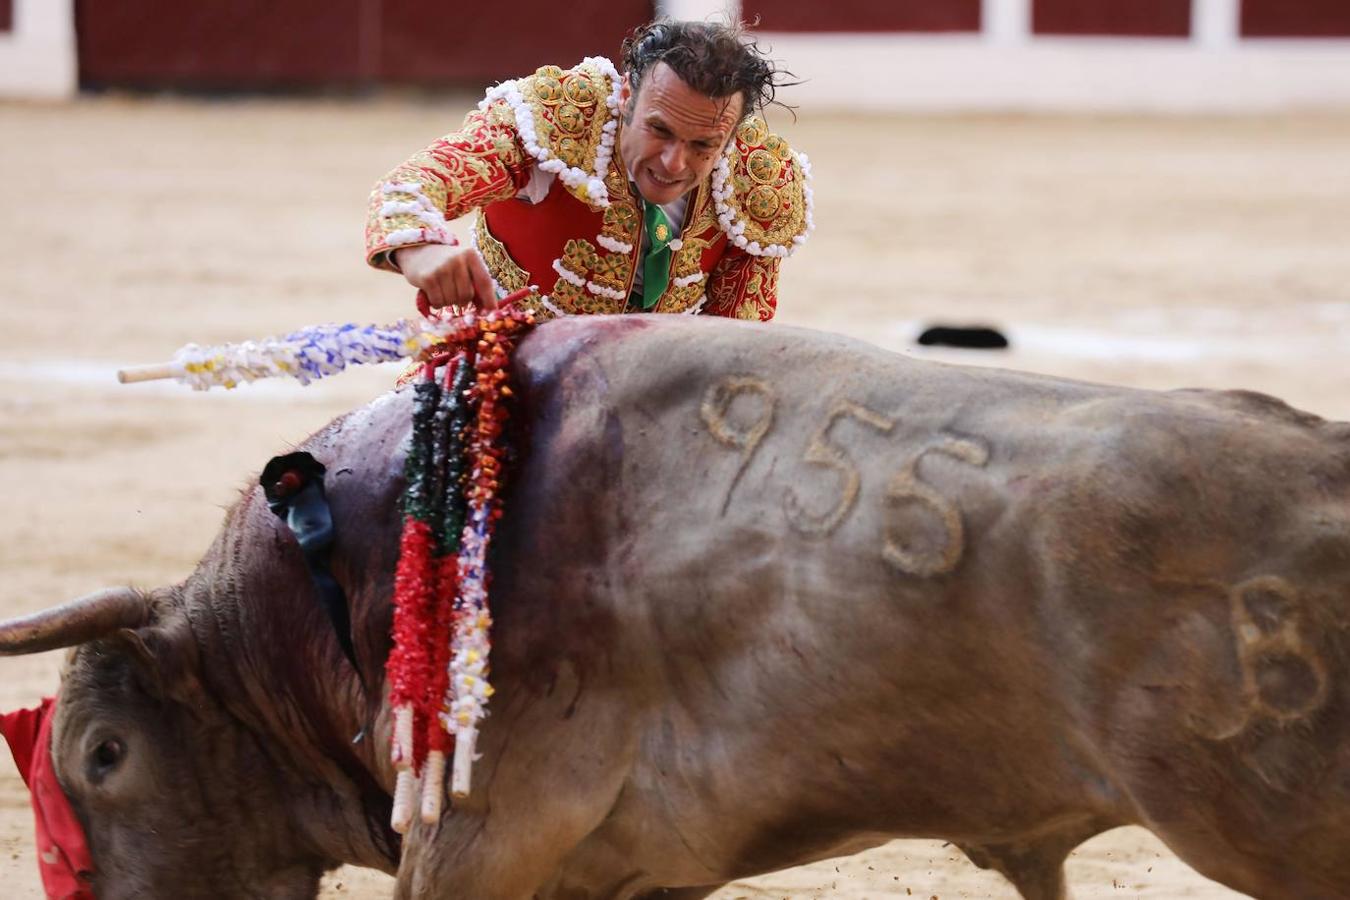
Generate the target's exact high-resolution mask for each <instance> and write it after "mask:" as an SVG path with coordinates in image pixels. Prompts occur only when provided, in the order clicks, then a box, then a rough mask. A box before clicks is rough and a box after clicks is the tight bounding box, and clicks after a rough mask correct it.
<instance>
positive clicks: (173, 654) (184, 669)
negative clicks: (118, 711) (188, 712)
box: [107, 614, 201, 705]
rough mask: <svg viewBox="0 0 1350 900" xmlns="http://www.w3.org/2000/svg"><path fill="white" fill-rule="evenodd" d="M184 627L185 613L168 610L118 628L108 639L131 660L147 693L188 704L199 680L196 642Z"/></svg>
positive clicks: (199, 684)
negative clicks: (145, 622)
mask: <svg viewBox="0 0 1350 900" xmlns="http://www.w3.org/2000/svg"><path fill="white" fill-rule="evenodd" d="M186 631H187V618H186V616H175V615H172V614H170V615H169V616H166V617H163V618H159V619H157V620H156V621H155V623H154V624H153V625H150V626H147V627H144V628H135V629H133V628H122V629H119V630H118V631H115V632H113V633H112V634H110V635H108V636H107V640H109V641H111V642H112V643H113V644H114V645H116V646H117V647H118V648H120V649H121V650H122V652H123V653H125V654H126V655H127V657H128V658H129V659H130V660H131V662H132V664H133V666H134V669H135V672H136V678H137V680H138V681H139V682H140V683H141V686H142V687H143V688H144V689H145V690H146V691H147V692H148V693H150V694H152V695H153V696H156V697H159V698H161V699H170V700H177V701H179V702H180V703H187V704H189V705H191V704H192V702H193V701H194V700H195V699H196V697H197V694H198V692H199V690H200V687H201V683H200V681H198V679H197V653H196V646H197V645H196V643H194V642H193V640H192V638H191V635H190V634H186Z"/></svg>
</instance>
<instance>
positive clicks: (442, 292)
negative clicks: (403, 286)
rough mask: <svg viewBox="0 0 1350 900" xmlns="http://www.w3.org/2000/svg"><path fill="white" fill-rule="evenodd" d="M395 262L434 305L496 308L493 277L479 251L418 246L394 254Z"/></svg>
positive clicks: (411, 282)
mask: <svg viewBox="0 0 1350 900" xmlns="http://www.w3.org/2000/svg"><path fill="white" fill-rule="evenodd" d="M394 263H395V264H396V265H397V266H398V268H399V271H400V272H402V273H403V277H404V278H406V279H408V283H409V284H411V285H412V286H413V287H416V288H420V289H421V290H422V291H423V292H424V293H425V294H426V295H427V300H428V301H430V303H431V306H432V307H433V308H435V307H441V306H470V305H473V306H477V307H478V308H480V309H496V308H497V294H496V292H495V291H493V289H492V276H491V275H489V274H488V270H487V265H486V264H484V262H483V257H481V256H479V255H478V251H477V250H475V249H473V248H472V247H456V246H453V245H451V244H418V245H417V246H415V247H400V248H399V249H398V250H395V251H394Z"/></svg>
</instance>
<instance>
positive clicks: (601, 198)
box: [478, 56, 622, 209]
mask: <svg viewBox="0 0 1350 900" xmlns="http://www.w3.org/2000/svg"><path fill="white" fill-rule="evenodd" d="M586 63H591V64H592V65H594V66H595V67H596V68H597V69H599V70H600V73H601V74H602V75H604V76H605V77H606V78H608V79H609V80H610V83H611V84H612V85H613V88H612V89H611V90H610V93H609V96H608V97H606V98H605V105H606V106H607V107H608V108H609V121H607V122H605V124H604V126H603V128H602V133H601V135H600V146H599V147H598V148H596V151H595V169H594V171H592V172H587V171H585V170H584V169H580V168H577V167H575V166H569V165H567V164H566V163H564V162H563V161H562V160H560V159H558V158H557V157H556V156H554V155H553V151H552V150H550V149H549V148H547V147H543V146H541V145H540V144H539V132H538V130H537V129H536V128H535V123H534V113H533V111H532V110H531V109H530V107H529V105H528V104H527V103H526V102H525V97H524V96H523V95H522V94H521V93H520V88H519V87H518V86H517V83H516V82H515V81H503V82H502V83H501V84H499V85H497V86H496V87H494V88H492V89H491V90H489V91H488V92H487V95H486V96H485V97H484V98H483V100H482V102H480V103H479V104H478V108H479V109H481V110H486V109H487V108H488V106H489V104H492V103H494V102H496V101H497V100H505V101H506V102H507V103H508V104H510V106H511V111H512V112H513V113H514V114H515V117H516V133H517V134H519V135H520V141H521V143H522V144H524V145H525V152H527V153H529V154H530V155H531V156H533V157H534V158H535V159H536V160H538V165H539V168H540V169H542V170H543V171H545V172H551V173H552V174H554V175H556V176H558V177H559V178H561V179H562V181H563V184H565V185H567V186H568V187H569V188H573V189H579V188H582V187H583V186H584V190H585V195H586V197H587V199H588V200H589V201H590V202H591V203H592V204H593V205H595V206H596V207H599V208H602V209H603V208H605V207H607V206H609V191H608V189H606V187H605V180H604V179H605V173H606V172H608V171H609V161H610V158H611V157H612V156H613V155H614V137H615V135H616V134H617V133H618V130H619V92H620V90H621V89H622V82H621V81H620V80H619V73H618V71H617V70H615V68H614V64H613V63H611V62H610V61H609V60H608V59H605V58H604V57H603V56H588V57H586V58H585V59H584V60H582V65H585V64H586Z"/></svg>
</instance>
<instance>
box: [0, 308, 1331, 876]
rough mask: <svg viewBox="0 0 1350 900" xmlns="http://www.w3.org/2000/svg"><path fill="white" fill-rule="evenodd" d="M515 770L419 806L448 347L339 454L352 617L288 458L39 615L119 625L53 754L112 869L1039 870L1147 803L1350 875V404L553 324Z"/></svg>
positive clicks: (524, 355)
mask: <svg viewBox="0 0 1350 900" xmlns="http://www.w3.org/2000/svg"><path fill="white" fill-rule="evenodd" d="M513 376H514V379H515V384H516V393H517V398H518V400H517V402H518V412H517V415H516V421H518V422H519V423H521V426H522V427H521V428H520V430H519V433H518V434H517V436H516V442H515V444H516V448H517V454H518V459H517V461H516V463H515V467H514V470H513V475H512V482H511V490H510V493H509V496H508V497H507V505H506V510H507V513H506V516H505V518H504V519H503V520H502V522H501V526H500V530H499V532H498V536H497V539H496V542H495V543H494V545H493V555H492V566H493V571H494V572H495V581H494V584H493V604H494V614H495V619H496V623H495V626H494V650H493V659H492V678H493V681H494V684H495V685H496V688H497V693H496V696H495V697H494V699H493V704H492V712H491V715H490V717H489V719H488V720H487V722H486V724H485V728H484V731H483V733H482V734H481V736H480V738H479V748H478V749H479V752H480V753H481V759H480V761H479V763H478V765H477V766H476V767H475V768H474V772H473V778H474V783H473V789H472V792H471V795H470V796H469V797H468V799H467V800H465V801H463V802H457V803H456V804H455V805H454V806H453V808H451V809H448V810H447V812H446V813H445V814H444V815H443V817H442V819H441V820H440V822H439V824H437V825H434V826H427V825H421V824H418V825H416V826H414V828H413V830H412V831H411V832H410V833H409V834H408V835H407V837H406V838H404V839H402V841H400V839H399V838H398V837H397V836H396V835H395V834H394V833H393V832H392V831H391V830H390V829H389V826H388V821H389V814H390V803H391V801H390V792H391V789H392V787H393V784H394V780H395V778H394V773H393V771H392V770H391V767H390V764H389V762H388V760H387V753H386V750H387V746H388V739H389V728H390V716H389V710H388V707H387V703H386V702H385V700H384V695H385V691H384V688H383V683H382V678H383V675H382V668H383V662H384V660H385V658H386V656H387V654H388V653H389V650H390V637H389V635H390V624H391V617H392V613H391V607H390V596H391V580H392V573H393V571H394V568H395V561H396V555H397V542H398V532H399V512H398V498H399V493H400V490H401V487H402V470H401V467H402V462H401V459H402V455H403V452H404V451H403V449H402V447H403V445H404V443H405V440H406V436H407V429H408V421H409V401H408V399H407V396H406V393H394V394H390V395H388V396H385V397H383V398H382V399H379V400H377V401H375V402H374V403H372V404H371V405H369V406H367V407H365V408H363V409H359V410H357V411H355V412H353V413H351V414H349V415H347V416H345V417H343V418H340V419H338V420H337V421H335V422H334V423H333V424H331V425H330V426H329V427H327V428H326V429H324V430H323V431H321V432H319V433H318V434H316V435H315V436H313V437H312V438H311V439H310V440H309V441H308V442H307V443H306V444H305V445H304V448H305V449H307V450H308V451H309V452H311V453H312V454H313V455H314V456H315V457H316V458H317V459H319V460H320V461H322V462H323V463H324V464H325V465H326V466H327V471H328V476H327V490H328V497H329V501H330V503H331V508H332V514H333V519H334V521H335V523H336V525H337V535H336V541H335V544H334V547H333V553H332V572H333V575H334V577H335V578H336V579H337V580H338V581H339V582H340V583H341V585H342V586H343V588H344V590H345V593H346V595H347V597H348V598H349V601H350V607H351V627H352V637H353V649H354V656H355V660H356V666H355V667H353V666H352V665H350V664H349V663H348V661H347V657H346V655H345V654H344V652H343V650H342V648H341V647H340V645H339V641H338V640H337V639H336V637H335V635H334V633H333V631H332V629H331V628H330V627H329V625H328V622H327V620H326V619H325V617H324V615H323V612H322V610H321V609H320V608H319V606H318V605H317V604H316V603H315V602H314V597H313V593H314V587H313V584H312V582H311V581H310V579H309V578H308V577H307V575H306V570H305V566H304V562H303V559H302V557H301V553H300V550H299V549H298V547H297V544H296V541H295V539H294V538H293V536H291V535H290V533H289V532H287V531H286V529H285V528H284V526H283V525H282V524H281V522H280V521H279V520H278V519H277V517H276V516H274V515H272V514H271V513H270V512H269V510H268V509H267V507H266V505H265V503H264V499H263V496H262V491H261V490H259V489H255V490H253V491H252V492H249V493H246V494H245V495H244V496H243V497H242V499H241V500H240V501H239V502H238V503H237V504H236V505H235V506H234V507H233V508H232V509H231V510H230V512H229V513H228V516H227V518H226V521H225V524H224V527H223V529H222V531H221V533H220V535H219V537H218V539H217V540H216V541H215V543H214V545H213V546H212V548H211V549H210V551H209V552H208V553H207V555H206V557H205V558H204V559H203V560H202V561H201V563H200V565H199V566H198V567H197V569H196V571H195V572H194V574H193V575H192V576H191V577H189V578H188V579H187V580H186V581H185V582H184V583H182V584H180V585H177V586H174V587H170V588H165V589H161V590H154V591H149V592H146V593H139V592H135V591H131V590H112V591H107V592H102V593H100V594H98V595H95V596H93V597H90V598H84V599H82V600H77V601H74V602H72V603H70V604H67V605H66V606H64V607H60V608H57V609H55V610H51V611H47V612H42V613H37V614H35V615H31V616H28V617H25V618H22V619H16V620H11V621H9V622H6V623H3V624H2V625H0V648H2V650H3V652H5V653H11V654H13V653H31V652H37V651H43V650H49V649H52V648H56V647H62V646H74V647H75V648H76V649H75V650H74V651H73V653H72V655H71V657H70V659H69V662H68V664H67V668H66V670H65V672H64V674H63V678H62V687H61V701H60V703H59V706H58V711H57V714H56V717H55V721H54V724H53V740H52V756H53V763H54V766H55V769H56V772H57V775H58V777H59V781H60V784H61V786H62V788H63V790H64V791H65V793H66V795H67V796H68V797H69V799H70V801H71V804H72V806H73V808H74V809H75V811H76V813H77V814H78V816H79V818H80V821H81V822H82V824H83V826H84V829H85V832H86V834H87V837H88V842H89V847H90V849H91V851H92V855H93V859H94V862H95V874H94V876H93V877H94V889H95V892H96V894H97V896H98V897H100V898H104V900H122V898H132V897H142V898H143V897H227V898H233V897H240V898H242V897H267V898H276V900H283V898H287V900H288V898H303V897H312V896H314V894H315V892H316V890H317V885H318V881H319V878H320V876H321V874H322V873H323V872H324V871H325V870H328V869H330V868H332V867H335V866H337V865H338V864H341V863H352V864H356V865H360V866H369V867H374V868H377V869H382V870H385V871H387V872H391V873H392V872H397V874H398V887H397V893H398V896H399V897H455V898H474V900H491V898H502V900H523V898H530V897H542V898H559V900H561V898H578V900H580V898H655V897H681V898H694V897H701V896H705V895H707V894H709V893H711V892H713V891H714V890H716V888H717V887H718V886H720V885H722V884H724V883H726V882H728V881H730V880H733V879H737V878H741V877H744V876H749V875H753V874H756V873H762V872H766V871H770V870H775V869H779V868H783V867H787V866H792V865H796V864H800V863H804V862H807V861H811V860H818V859H822V858H826V857H830V856H835V855H839V854H844V853H850V852H853V851H856V850H859V849H862V848H865V847H868V846H872V845H875V844H878V843H880V842H882V841H884V840H888V839H891V838H895V837H935V838H943V839H946V840H948V841H951V842H953V843H954V844H956V845H958V846H960V847H961V848H962V849H963V850H964V851H965V852H966V854H967V855H968V856H969V857H970V858H971V859H972V860H974V861H975V862H976V863H977V864H978V865H981V866H985V867H992V868H994V869H996V870H997V871H999V872H1001V873H1002V874H1003V875H1005V876H1006V877H1007V878H1008V879H1009V880H1010V881H1011V883H1012V884H1013V885H1014V886H1015V887H1016V889H1017V890H1018V891H1019V892H1020V893H1021V895H1022V896H1023V897H1026V898H1028V900H1054V898H1060V897H1063V896H1065V885H1064V875H1063V865H1062V864H1063V861H1064V859H1065V857H1066V855H1067V854H1068V853H1069V851H1070V850H1072V849H1073V848H1074V847H1075V846H1076V845H1077V844H1079V843H1080V842H1081V841H1083V840H1085V839H1087V838H1089V837H1091V836H1092V835H1094V834H1097V833H1098V832H1101V831H1103V830H1106V829H1109V828H1113V827H1116V826H1120V825H1125V824H1138V825H1143V826H1145V827H1147V828H1149V829H1151V830H1152V831H1153V832H1154V833H1156V834H1157V835H1158V836H1159V837H1160V838H1161V839H1162V840H1163V841H1165V842H1166V843H1167V844H1168V846H1169V847H1171V848H1172V849H1173V850H1174V851H1175V852H1176V853H1177V854H1178V855H1179V856H1180V857H1181V858H1182V859H1183V860H1185V861H1186V862H1188V863H1189V864H1191V865H1192V866H1194V867H1195V868H1196V869H1198V870H1199V871H1200V872H1201V873H1203V874H1205V875H1207V876H1208V877H1210V878H1213V879H1215V880H1217V881H1220V882H1222V883H1224V884H1226V885H1229V886H1231V887H1233V888H1235V889H1237V890H1240V891H1244V892H1246V893H1248V894H1252V895H1254V896H1259V897H1289V898H1302V900H1310V898H1345V897H1350V852H1347V851H1350V740H1347V737H1348V734H1347V732H1348V731H1350V714H1347V702H1348V701H1350V697H1347V691H1346V684H1347V682H1346V676H1347V666H1350V642H1347V628H1348V627H1350V426H1347V425H1345V424H1338V423H1333V422H1327V421H1323V420H1322V419H1320V418H1318V417H1316V416H1313V415H1309V414H1306V413H1302V412H1299V411H1296V410H1294V409H1291V408H1290V407H1288V406H1286V405H1284V404H1283V403H1281V402H1279V401H1277V400H1275V399H1272V398H1269V397H1266V396H1262V395H1258V394H1254V393H1248V392H1210V391H1176V392H1169V393H1155V392H1148V391H1140V390H1132V389H1126V388H1120V387H1106V386H1099V385H1092V384H1085V383H1079V382H1074V381H1067V380H1060V379H1055V378H1049V377H1042V376H1038V375H1033V374H1023V373H1016V372H1008V371H997V370H989V369H971V368H964V367H957V366H947V365H941V364H936V363H932V362H924V361H916V360H910V359H905V358H901V357H898V356H896V355H893V354H890V353H887V352H884V351H881V350H878V349H875V348H872V347H869V346H866V345H862V344H859V343H856V342H852V341H849V340H847V339H844V338H840V337H834V336H828V335H823V334H815V333H810V332H805V331H798V330H793V329H790V328H785V327H772V328H764V327H753V326H747V325H742V324H738V323H728V322H721V321H717V322H714V321H704V320H698V319H677V318H675V317H670V318H667V317H659V318H656V317H624V318H603V317H597V318H585V319H572V320H563V321H557V322H552V323H549V324H546V325H543V326H541V327H539V328H538V329H537V330H536V331H535V332H533V333H532V334H531V335H530V336H528V337H527V338H526V339H525V340H524V341H523V342H522V344H521V346H520V348H519V350H518V353H517V355H516V357H515V360H514V362H513Z"/></svg>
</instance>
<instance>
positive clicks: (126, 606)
mask: <svg viewBox="0 0 1350 900" xmlns="http://www.w3.org/2000/svg"><path fill="white" fill-rule="evenodd" d="M150 615H151V607H150V602H149V600H148V598H147V597H146V596H145V595H144V594H141V593H140V592H139V591H135V590H132V589H131V588H109V589H108V590H103V591H95V592H94V593H92V594H86V595H85V596H83V597H80V598H79V599H77V600H71V601H70V602H69V603H63V604H62V605H60V606H57V607H54V608H52V609H45V610H43V611H42V612H36V613H30V614H29V615H26V616H19V617H17V618H13V619H6V620H5V621H3V622H0V654H3V655H6V656H17V655H19V654H23V653H41V652H43V651H45V650H55V649H57V648H59V647H73V646H75V645H76V644H83V643H84V642H85V641H90V640H93V639H94V638H97V637H101V636H103V635H106V634H108V633H109V632H112V631H116V630H117V629H119V628H135V627H137V626H139V625H143V624H145V623H146V622H148V621H149V620H150Z"/></svg>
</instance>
